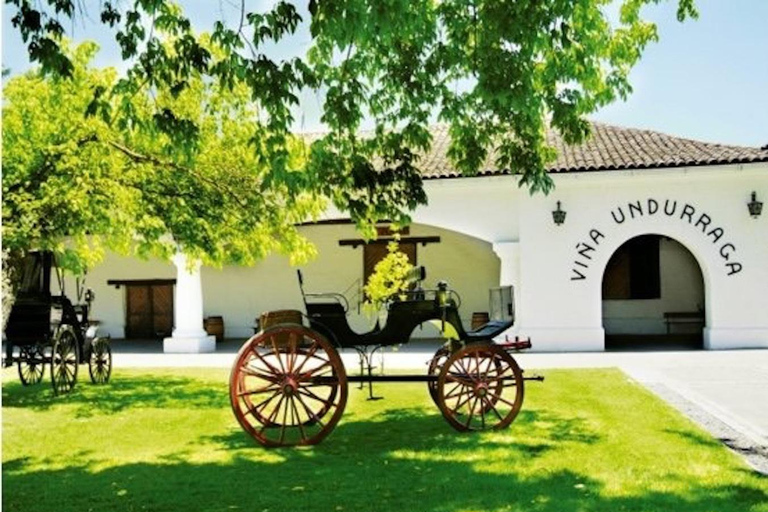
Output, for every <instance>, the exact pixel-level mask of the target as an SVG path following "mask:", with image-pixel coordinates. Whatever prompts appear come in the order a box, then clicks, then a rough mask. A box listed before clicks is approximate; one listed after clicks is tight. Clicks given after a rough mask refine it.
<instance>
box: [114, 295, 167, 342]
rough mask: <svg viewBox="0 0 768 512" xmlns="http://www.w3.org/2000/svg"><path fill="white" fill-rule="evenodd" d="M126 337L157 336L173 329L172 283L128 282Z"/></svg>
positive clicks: (164, 334)
mask: <svg viewBox="0 0 768 512" xmlns="http://www.w3.org/2000/svg"><path fill="white" fill-rule="evenodd" d="M126 290H127V318H126V321H125V337H126V338H159V337H163V336H170V334H171V332H172V331H173V285H170V284H153V285H148V284H128V285H126Z"/></svg>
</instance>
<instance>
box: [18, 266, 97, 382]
mask: <svg viewBox="0 0 768 512" xmlns="http://www.w3.org/2000/svg"><path fill="white" fill-rule="evenodd" d="M17 271H18V272H19V273H20V275H19V277H20V279H19V281H20V285H19V289H18V290H17V292H16V300H15V302H14V304H13V307H12V309H11V312H10V315H9V316H8V323H7V325H6V327H5V336H6V341H5V343H6V354H5V365H6V366H11V365H12V364H13V363H14V362H15V363H16V364H17V365H18V370H19V379H20V380H21V382H22V384H24V385H25V386H28V385H30V384H37V383H39V382H40V381H41V380H42V379H43V374H44V373H45V365H50V373H51V382H52V384H53V392H54V394H56V395H59V394H62V393H68V392H69V391H71V390H72V388H73V387H74V386H75V383H76V382H77V370H78V365H79V364H80V363H84V362H87V363H88V373H89V374H90V377H91V382H93V383H94V384H105V383H107V382H108V381H109V377H110V375H111V373H112V351H111V349H110V346H109V338H100V337H98V336H97V335H96V331H97V328H98V327H97V323H96V322H93V321H91V320H90V319H89V318H88V314H89V312H90V310H91V304H92V302H93V299H94V295H93V291H92V290H90V289H87V290H86V289H85V287H84V283H83V282H81V280H80V279H79V278H78V279H77V283H76V286H77V300H78V304H72V302H71V301H70V300H69V298H67V296H66V295H65V293H64V276H63V273H62V270H61V269H60V268H59V267H57V266H56V260H55V258H54V255H53V254H52V253H51V252H49V251H39V252H31V253H29V254H28V255H27V256H26V257H25V259H24V261H23V263H22V265H21V268H19V269H17ZM53 274H55V275H56V278H57V281H58V285H59V292H60V293H59V295H52V294H51V277H52V275H53ZM83 299H84V302H83Z"/></svg>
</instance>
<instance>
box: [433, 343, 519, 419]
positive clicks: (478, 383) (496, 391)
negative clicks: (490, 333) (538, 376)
mask: <svg viewBox="0 0 768 512" xmlns="http://www.w3.org/2000/svg"><path fill="white" fill-rule="evenodd" d="M523 394H524V381H523V372H522V371H521V370H520V367H519V366H518V365H517V362H516V361H515V360H514V358H512V356H510V355H509V354H508V353H506V352H505V351H504V350H503V349H502V348H500V347H497V346H495V345H469V346H466V347H464V348H462V349H461V350H459V351H457V352H455V353H454V354H453V355H452V356H451V357H450V358H449V359H448V361H446V363H445V364H444V365H443V368H442V370H440V376H439V377H438V379H437V397H438V398H437V399H438V407H439V408H440V412H442V413H443V416H444V417H445V419H446V420H447V421H448V423H449V424H450V425H451V426H452V427H453V428H455V429H456V430H460V431H465V430H490V429H502V428H505V427H507V426H509V424H510V423H512V421H514V419H515V417H516V416H517V414H518V413H519V412H520V408H521V407H522V405H523Z"/></svg>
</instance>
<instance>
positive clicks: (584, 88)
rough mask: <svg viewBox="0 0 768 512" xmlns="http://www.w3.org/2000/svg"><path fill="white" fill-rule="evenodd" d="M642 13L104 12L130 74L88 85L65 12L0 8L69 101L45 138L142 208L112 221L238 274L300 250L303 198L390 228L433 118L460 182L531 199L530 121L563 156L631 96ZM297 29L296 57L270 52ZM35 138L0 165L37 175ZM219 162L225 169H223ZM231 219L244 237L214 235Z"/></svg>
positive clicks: (414, 181) (408, 9)
mask: <svg viewBox="0 0 768 512" xmlns="http://www.w3.org/2000/svg"><path fill="white" fill-rule="evenodd" d="M659 2H660V0H623V1H622V2H621V7H620V16H619V20H618V21H617V22H615V23H613V24H612V23H611V22H609V18H608V16H607V15H606V9H607V4H608V2H607V1H606V0H578V1H571V0H539V1H535V2H521V1H519V0H493V1H490V0H442V1H440V2H435V1H433V0H333V1H331V0H310V1H309V2H308V9H307V10H306V11H303V10H301V7H297V5H300V4H297V3H295V2H290V1H287V0H280V1H278V2H276V3H275V4H274V5H273V6H272V7H271V8H268V9H264V10H258V11H256V10H254V11H246V10H245V3H244V4H242V5H243V7H242V9H243V10H242V11H241V12H239V13H238V16H235V19H236V21H235V23H231V24H228V23H226V22H225V21H224V20H223V19H221V20H213V22H212V23H211V26H210V27H204V28H206V29H209V30H210V33H205V32H203V33H199V32H197V30H196V29H195V28H193V27H192V24H191V23H190V20H189V18H188V17H187V16H186V15H185V14H184V13H183V11H182V10H181V8H180V7H179V6H178V5H176V4H175V3H172V2H171V1H170V0H133V1H132V2H128V4H126V5H124V6H122V5H119V4H117V3H115V2H109V1H108V2H103V3H102V5H101V9H100V20H101V23H102V24H104V25H106V26H108V27H110V28H112V30H113V32H114V34H115V39H116V41H117V43H118V45H119V46H120V49H121V52H122V56H123V58H124V59H125V60H127V61H129V64H130V67H129V69H128V71H127V73H126V74H125V76H123V77H121V78H120V79H119V80H116V79H115V77H114V76H113V77H111V78H110V79H109V80H107V79H105V77H101V78H99V79H98V80H96V75H95V74H94V73H92V72H91V71H92V70H91V71H88V70H87V66H85V64H84V63H83V61H82V57H81V58H80V59H81V60H79V61H78V60H77V58H76V55H72V54H71V52H70V51H69V50H68V46H67V44H66V42H65V41H64V40H63V39H62V35H63V34H64V32H65V30H64V27H67V26H68V24H67V23H65V21H67V20H72V19H73V18H76V17H78V16H81V15H82V13H79V11H77V10H76V9H75V8H74V0H42V1H40V2H36V3H34V4H33V3H31V2H29V1H28V0H10V2H9V3H10V4H11V5H12V6H15V13H14V15H13V17H12V23H13V25H14V27H16V29H17V30H19V32H20V34H21V36H22V39H23V40H24V41H25V42H26V44H27V46H28V50H29V52H30V57H31V59H32V60H33V61H35V62H39V63H40V64H41V72H42V74H43V76H47V75H52V76H55V77H59V78H64V79H68V80H71V81H73V83H75V84H78V85H79V86H80V87H81V88H82V89H81V90H80V91H78V92H77V94H76V97H77V101H71V103H70V105H69V106H68V109H67V115H68V117H67V118H66V121H67V122H71V121H72V119H74V118H76V117H77V116H78V115H80V116H82V115H83V114H85V115H86V118H85V119H83V120H82V122H79V121H78V122H76V123H74V126H80V127H82V128H83V130H85V127H86V126H87V127H88V128H89V129H90V130H91V131H87V130H86V131H84V132H82V133H81V132H78V133H76V134H74V133H70V132H69V131H65V133H69V136H72V137H75V140H82V138H83V137H86V138H87V137H90V136H92V135H93V134H94V133H95V138H96V139H95V140H97V141H98V143H96V142H95V141H94V142H92V143H89V144H90V145H94V146H95V147H98V148H100V150H101V151H107V153H108V154H109V155H112V156H110V158H112V157H113V155H114V154H115V151H117V153H116V154H117V155H118V156H119V163H117V164H115V165H116V166H117V167H118V168H119V167H120V166H125V168H126V169H129V170H128V171H125V170H123V172H122V173H121V176H123V175H125V176H131V179H132V180H133V181H131V182H130V183H128V182H126V181H125V178H120V180H117V178H115V180H116V181H115V182H114V183H118V182H119V185H117V184H115V186H116V187H125V188H124V189H122V190H124V191H125V192H126V193H128V190H131V191H132V192H131V193H132V194H134V195H137V196H138V198H139V199H136V200H133V199H132V200H131V201H132V202H131V204H133V205H134V207H135V208H143V209H144V213H143V214H136V211H138V210H136V211H134V210H131V212H130V213H129V216H130V217H131V218H134V219H136V222H137V226H138V228H137V231H138V233H139V234H138V236H139V239H140V240H142V242H141V243H142V244H146V245H147V247H150V248H151V247H159V246H162V247H163V250H166V249H167V247H166V245H163V244H159V245H158V244H157V243H155V242H156V239H157V238H159V237H162V236H163V235H164V233H165V234H167V233H170V234H172V235H173V237H174V240H176V241H177V242H178V243H181V245H182V246H184V247H185V248H187V249H189V250H190V251H192V252H194V253H195V254H200V255H203V256H204V257H206V258H209V259H210V260H211V261H213V262H221V261H224V260H225V259H227V251H232V254H234V255H235V256H234V258H235V259H242V260H251V259H253V258H256V257H259V256H260V255H262V254H265V251H268V250H272V249H279V250H286V251H288V252H290V251H293V250H304V245H303V244H302V243H300V242H298V241H297V240H299V238H298V237H297V236H296V233H295V231H294V230H292V229H291V228H290V227H288V226H289V224H290V222H294V223H296V222H302V221H304V220H306V219H305V218H302V217H301V216H302V215H304V216H306V215H308V214H310V213H312V212H315V211H316V210H315V206H314V205H316V204H319V202H320V198H321V197H322V198H325V199H327V200H330V201H332V202H333V203H334V205H335V206H337V207H338V208H340V209H342V210H344V211H347V212H349V214H350V215H351V217H352V218H353V219H354V220H355V221H356V222H357V223H358V226H360V227H361V228H363V229H364V230H365V232H366V233H371V232H372V231H371V228H370V226H371V225H372V223H373V222H375V221H376V220H378V219H382V218H387V219H389V220H398V221H402V222H407V220H408V218H409V212H410V211H411V210H412V209H414V208H416V207H417V206H418V205H420V204H425V203H426V196H425V194H424V191H423V188H422V182H421V178H420V170H419V166H420V165H422V162H421V161H420V160H419V155H420V154H422V153H423V152H425V151H426V150H427V149H428V148H429V145H430V144H431V140H430V136H429V130H428V127H429V125H430V124H432V123H434V122H435V121H436V120H439V121H441V122H444V123H446V124H448V125H449V130H450V134H451V137H452V140H451V142H450V146H449V148H448V155H449V157H450V158H451V160H452V162H453V165H454V166H455V167H456V168H458V169H460V170H461V171H462V172H464V173H466V174H467V175H472V174H475V173H477V172H478V171H482V170H485V167H487V166H493V167H496V168H502V169H505V170H507V171H509V172H510V173H514V174H518V175H520V180H519V183H520V184H521V186H527V187H528V188H529V190H530V191H531V192H532V193H533V192H537V191H543V192H545V193H546V192H548V191H549V190H550V189H551V188H552V186H553V182H552V180H551V178H550V177H549V176H548V175H547V173H546V172H545V166H546V164H547V162H548V161H550V160H551V159H553V158H554V157H555V149H554V148H553V147H550V146H549V145H548V143H547V140H546V138H545V133H546V128H547V125H549V126H551V127H552V128H554V129H555V130H557V131H559V132H560V133H561V135H562V136H563V138H564V140H566V141H567V142H569V143H574V144H575V143H579V142H581V141H583V140H584V139H585V138H586V137H588V136H589V125H588V123H587V121H586V119H587V116H588V115H589V114H590V113H592V112H594V111H595V110H596V109H598V108H600V107H602V106H604V105H606V104H608V103H610V102H612V101H615V100H616V99H618V98H625V97H626V96H627V95H628V94H629V93H630V92H631V85H630V83H629V73H630V71H631V69H632V67H633V66H634V65H635V64H636V63H637V62H638V60H639V59H640V57H641V55H642V52H643V51H644V49H645V48H646V46H647V45H648V44H649V43H651V42H654V41H656V40H657V39H658V34H657V31H656V26H655V25H654V24H653V23H650V22H648V21H645V20H643V18H642V8H643V7H644V6H645V5H647V4H649V3H659ZM676 3H677V5H678V11H677V16H678V18H679V19H680V20H682V19H685V18H688V17H694V18H695V17H696V16H697V12H696V10H695V7H694V4H693V0H677V1H676ZM11 9H12V10H13V7H11ZM303 18H306V19H303ZM303 22H304V23H307V24H308V27H304V26H302V23H303ZM307 28H308V30H309V35H308V37H309V38H310V41H309V47H308V49H307V52H306V54H304V55H299V56H291V57H289V56H287V55H283V54H285V53H286V52H285V51H276V49H277V50H279V49H280V47H276V46H275V44H276V43H278V42H280V41H283V40H284V39H286V38H289V37H291V36H303V34H304V32H302V30H306V29H307ZM40 78H41V77H38V79H40ZM92 82H98V83H92ZM48 87H49V89H48V90H46V92H45V94H51V95H59V96H61V95H63V94H64V89H65V88H66V86H65V85H63V84H58V83H57V82H56V80H54V81H53V82H51V83H49V84H48ZM56 88H58V89H56ZM83 91H85V92H86V93H87V92H88V91H90V97H86V96H88V94H83ZM70 92H73V91H69V92H67V94H69V93H70ZM306 92H314V94H315V96H316V97H318V98H321V101H322V120H323V122H324V123H325V125H326V126H327V128H328V132H327V133H325V134H324V135H322V136H317V137H313V138H312V140H311V141H310V140H308V141H306V142H302V141H301V140H299V139H297V138H296V137H294V136H292V135H291V129H292V127H293V125H294V121H295V119H294V116H295V115H296V112H297V109H300V108H301V104H300V102H299V98H300V97H301V95H302V93H306ZM24 101H28V100H24ZM39 108H41V109H43V111H44V110H45V109H46V108H50V107H47V106H45V105H39ZM78 109H79V110H78ZM56 115H59V114H56ZM56 119H57V120H56V121H55V122H58V123H63V122H65V120H64V118H63V117H60V118H56ZM363 121H367V122H369V123H370V124H372V125H373V129H372V130H371V131H370V132H369V133H364V134H363V133H360V132H359V128H360V126H362V123H363ZM49 122H53V121H49ZM4 130H5V127H4ZM93 130H95V132H94V131H93ZM22 131H23V130H22ZM42 133H44V134H48V135H46V136H49V137H51V139H45V138H43V137H42V136H40V137H39V136H37V135H35V134H32V133H26V132H25V135H24V136H25V137H27V136H28V137H29V141H34V145H35V146H34V147H33V148H31V152H30V153H29V155H30V156H33V158H32V159H34V160H35V161H34V162H33V161H31V160H29V159H28V160H29V161H25V162H24V163H23V164H19V165H21V167H20V168H21V169H28V171H29V172H30V173H32V172H34V173H37V174H35V176H36V177H35V180H38V181H39V180H45V179H46V178H45V176H46V173H51V172H53V171H51V170H50V169H52V168H55V169H59V164H58V163H56V162H53V163H52V161H51V160H50V158H49V156H44V155H45V154H47V153H46V151H48V149H47V148H49V147H50V145H51V144H54V145H56V144H59V143H61V142H62V141H60V140H58V139H57V140H56V141H54V140H53V139H52V138H53V137H54V134H52V133H49V132H48V131H46V130H43V132H42ZM232 137H234V139H233V138H232ZM21 138H23V137H21ZM20 144H21V146H22V147H24V146H29V144H27V143H26V141H22V142H21V143H20ZM36 144H40V145H41V146H39V147H38V146H36ZM115 144H117V145H115ZM8 147H10V146H8ZM234 148H237V150H234ZM233 150H234V153H235V154H238V155H240V156H241V159H240V160H239V161H231V160H230V159H229V158H228V151H233ZM93 151H95V150H93ZM12 152H13V151H12ZM68 154H69V153H68ZM71 154H72V155H73V158H74V157H77V158H82V155H80V154H79V153H78V151H77V150H72V151H71ZM214 154H215V155H216V158H215V159H211V160H209V156H210V155H214ZM78 155H80V156H78ZM19 158H20V159H21V160H24V158H23V157H21V156H19ZM4 159H5V155H4ZM46 159H47V160H46ZM223 162H227V164H226V165H224V164H223ZM89 165H90V163H87V162H86V163H85V167H84V168H86V169H87V168H89ZM43 170H45V172H43ZM40 173H42V175H40ZM154 173H156V174H157V176H155V174H154ZM121 180H122V181H121ZM33 182H34V180H33ZM4 183H5V177H4ZM198 191H200V196H201V197H200V198H198V199H195V196H196V195H197V194H198ZM164 194H165V195H166V196H167V198H166V199H165V200H161V198H162V197H163V195H164ZM131 197H133V196H131ZM143 201H147V202H148V203H146V204H145V203H144V202H143ZM305 201H306V203H305ZM31 204H36V203H35V201H32V203H31ZM310 204H311V205H313V206H308V205H310ZM19 208H21V206H19ZM33 217H34V215H32V217H30V218H33ZM104 218H105V219H108V218H110V217H109V216H108V215H107V216H106V217H104ZM30 222H32V224H31V225H35V226H38V228H40V223H39V222H37V221H34V220H33V221H30ZM241 223H244V224H246V225H247V224H253V225H254V226H259V228H256V227H254V228H253V230H255V231H254V233H250V232H248V231H247V230H246V229H245V228H233V227H232V226H234V225H237V224H241ZM278 227H279V228H280V230H279V231H278V230H276V229H274V228H278ZM262 228H263V229H262ZM14 229H15V228H14ZM41 229H42V228H41ZM68 229H71V227H68ZM97 231H98V230H97ZM107 231H109V230H107ZM46 233H52V231H51V230H50V229H48V228H46ZM256 233H258V234H256ZM32 234H33V233H30V236H31V235H32ZM34 234H35V236H42V235H41V233H34ZM59 235H63V233H59ZM46 236H47V235H46ZM238 237H252V238H249V239H248V240H244V239H238ZM270 237H273V238H270ZM22 238H23V237H22ZM252 240H258V244H259V245H258V247H257V246H256V245H255V242H252Z"/></svg>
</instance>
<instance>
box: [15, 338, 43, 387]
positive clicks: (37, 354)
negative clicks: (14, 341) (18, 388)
mask: <svg viewBox="0 0 768 512" xmlns="http://www.w3.org/2000/svg"><path fill="white" fill-rule="evenodd" d="M17 364H18V370H19V380H21V383H22V384H23V385H25V386H29V385H31V384H37V383H39V382H40V381H41V380H43V373H45V358H44V357H43V350H42V348H41V347H39V346H38V345H32V346H29V347H21V353H20V354H19V360H18V363H17Z"/></svg>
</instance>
